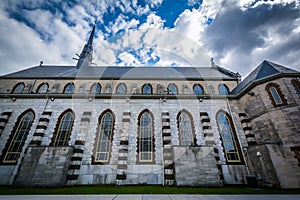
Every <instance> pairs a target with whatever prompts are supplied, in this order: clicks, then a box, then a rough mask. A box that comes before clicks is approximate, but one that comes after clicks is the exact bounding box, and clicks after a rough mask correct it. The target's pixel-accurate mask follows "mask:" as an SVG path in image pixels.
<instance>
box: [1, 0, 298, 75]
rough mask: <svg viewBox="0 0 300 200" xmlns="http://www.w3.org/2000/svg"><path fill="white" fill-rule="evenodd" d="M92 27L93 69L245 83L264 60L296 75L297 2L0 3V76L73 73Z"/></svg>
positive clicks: (123, 0) (118, 0)
mask: <svg viewBox="0 0 300 200" xmlns="http://www.w3.org/2000/svg"><path fill="white" fill-rule="evenodd" d="M94 24H96V32H95V38H94V44H93V45H94V54H93V57H94V59H93V62H94V63H95V64H96V65H97V66H109V65H110V66H173V67H176V66H196V67H202V66H206V67H207V66H210V58H211V57H213V58H214V61H215V63H216V64H218V65H219V66H221V67H224V68H226V69H229V70H231V71H233V72H239V73H240V74H241V75H243V76H245V75H247V74H248V73H250V72H251V70H253V69H254V68H255V67H256V66H258V65H259V64H260V63H261V62H262V61H263V60H270V61H273V62H275V63H279V64H281V65H284V66H286V67H290V68H292V69H295V70H298V71H300V59H299V55H300V48H299V47H300V2H299V0H226V1H225V0H89V1H82V0H69V1H62V0H11V1H8V0H5V1H1V2H0V75H4V74H7V73H11V72H15V71H18V70H21V69H25V68H28V67H31V66H36V65H39V63H40V61H43V62H44V64H45V65H76V60H73V59H72V58H73V57H76V55H75V54H76V53H80V52H81V50H82V48H83V46H84V44H85V43H86V41H87V39H88V37H89V34H90V32H91V30H92V26H93V25H94Z"/></svg>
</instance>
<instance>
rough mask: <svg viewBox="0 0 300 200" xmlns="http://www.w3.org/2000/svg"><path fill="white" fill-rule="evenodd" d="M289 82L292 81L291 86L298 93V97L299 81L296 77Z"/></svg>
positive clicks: (299, 90)
mask: <svg viewBox="0 0 300 200" xmlns="http://www.w3.org/2000/svg"><path fill="white" fill-rule="evenodd" d="M291 83H292V85H293V87H294V89H295V91H296V93H297V94H298V95H299V97H300V82H299V81H298V80H296V79H293V80H292V81H291Z"/></svg>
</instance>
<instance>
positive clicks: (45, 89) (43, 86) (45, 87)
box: [37, 83, 49, 94]
mask: <svg viewBox="0 0 300 200" xmlns="http://www.w3.org/2000/svg"><path fill="white" fill-rule="evenodd" d="M48 88H49V85H48V84H47V83H42V84H40V85H39V87H38V89H37V93H39V94H46V93H47V92H48Z"/></svg>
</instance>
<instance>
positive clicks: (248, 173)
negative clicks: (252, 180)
mask: <svg viewBox="0 0 300 200" xmlns="http://www.w3.org/2000/svg"><path fill="white" fill-rule="evenodd" d="M226 103H227V107H228V110H229V114H230V116H231V118H232V121H233V126H234V129H235V132H236V133H238V132H237V127H236V123H235V119H234V116H233V114H232V111H231V107H230V104H229V101H228V98H226ZM237 139H238V143H239V146H240V148H241V152H242V156H243V159H245V160H246V157H245V153H244V150H243V149H242V143H241V141H240V137H239V135H238V134H237ZM245 166H246V170H247V175H250V172H249V167H248V164H247V161H245Z"/></svg>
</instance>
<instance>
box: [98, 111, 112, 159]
mask: <svg viewBox="0 0 300 200" xmlns="http://www.w3.org/2000/svg"><path fill="white" fill-rule="evenodd" d="M113 129H114V116H113V114H112V112H111V111H106V112H104V113H103V114H102V115H101V116H100V117H99V120H98V128H97V133H96V145H95V150H94V160H93V162H95V163H97V162H99V163H102V162H108V161H109V157H110V152H111V145H112V138H113Z"/></svg>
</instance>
